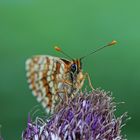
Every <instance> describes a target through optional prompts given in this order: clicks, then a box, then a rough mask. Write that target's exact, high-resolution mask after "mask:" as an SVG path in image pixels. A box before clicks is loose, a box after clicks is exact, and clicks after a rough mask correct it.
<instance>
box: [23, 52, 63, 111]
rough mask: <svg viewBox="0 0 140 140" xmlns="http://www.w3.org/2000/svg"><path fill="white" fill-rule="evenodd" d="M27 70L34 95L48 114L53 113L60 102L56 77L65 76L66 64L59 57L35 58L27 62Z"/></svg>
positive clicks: (41, 56)
mask: <svg viewBox="0 0 140 140" xmlns="http://www.w3.org/2000/svg"><path fill="white" fill-rule="evenodd" d="M26 70H27V78H28V83H29V87H30V89H31V90H32V93H33V95H34V96H36V97H37V100H38V101H39V102H41V103H42V105H43V107H44V108H45V109H46V112H47V113H53V111H54V107H55V104H56V103H57V102H58V101H59V98H58V94H57V92H56V90H57V88H58V83H57V81H56V77H57V76H58V75H61V77H62V75H65V64H64V62H63V61H62V60H61V59H60V58H57V57H52V56H47V55H46V56H43V55H40V56H35V57H33V58H30V59H28V60H27V61H26Z"/></svg>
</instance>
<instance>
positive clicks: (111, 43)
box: [80, 40, 117, 60]
mask: <svg viewBox="0 0 140 140" xmlns="http://www.w3.org/2000/svg"><path fill="white" fill-rule="evenodd" d="M116 43H117V41H116V40H113V41H112V42H110V43H108V44H107V45H105V46H103V47H100V48H98V49H96V50H95V51H93V52H91V53H89V54H87V55H85V56H83V57H81V58H80V60H82V59H84V58H86V57H87V56H89V55H92V54H94V53H96V52H98V51H100V50H102V49H104V48H106V47H108V46H112V45H115V44H116Z"/></svg>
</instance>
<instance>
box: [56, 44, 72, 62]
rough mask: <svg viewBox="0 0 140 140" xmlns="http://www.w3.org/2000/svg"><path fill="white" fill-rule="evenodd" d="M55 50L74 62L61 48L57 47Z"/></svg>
mask: <svg viewBox="0 0 140 140" xmlns="http://www.w3.org/2000/svg"><path fill="white" fill-rule="evenodd" d="M54 49H55V50H56V51H58V52H61V53H62V54H64V55H65V56H67V57H68V58H70V59H72V60H73V58H72V57H70V56H69V55H68V54H66V53H65V52H63V51H62V50H61V48H59V47H58V46H55V47H54Z"/></svg>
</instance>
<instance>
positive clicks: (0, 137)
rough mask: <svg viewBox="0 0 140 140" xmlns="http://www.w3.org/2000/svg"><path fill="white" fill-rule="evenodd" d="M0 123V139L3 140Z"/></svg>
mask: <svg viewBox="0 0 140 140" xmlns="http://www.w3.org/2000/svg"><path fill="white" fill-rule="evenodd" d="M1 127H2V126H1V125H0V140H3V138H2V135H1Z"/></svg>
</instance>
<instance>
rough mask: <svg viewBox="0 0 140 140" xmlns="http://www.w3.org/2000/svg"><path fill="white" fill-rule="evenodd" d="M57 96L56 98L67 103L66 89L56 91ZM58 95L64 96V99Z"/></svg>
mask: <svg viewBox="0 0 140 140" xmlns="http://www.w3.org/2000/svg"><path fill="white" fill-rule="evenodd" d="M56 93H57V95H58V97H59V98H60V99H61V100H62V102H66V103H67V102H68V94H67V90H66V88H64V89H63V90H57V92H56ZM60 93H63V94H64V98H63V97H61V95H60Z"/></svg>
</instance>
